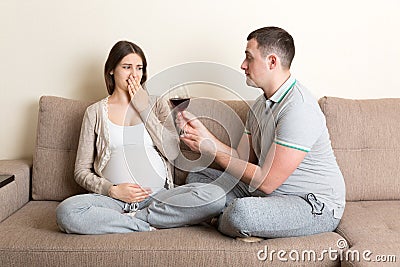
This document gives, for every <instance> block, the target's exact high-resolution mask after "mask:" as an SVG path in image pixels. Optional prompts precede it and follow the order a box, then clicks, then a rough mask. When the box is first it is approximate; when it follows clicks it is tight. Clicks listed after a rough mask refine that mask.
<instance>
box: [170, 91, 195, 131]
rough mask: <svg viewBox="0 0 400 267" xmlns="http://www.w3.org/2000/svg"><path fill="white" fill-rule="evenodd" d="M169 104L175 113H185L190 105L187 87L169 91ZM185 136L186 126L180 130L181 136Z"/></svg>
mask: <svg viewBox="0 0 400 267" xmlns="http://www.w3.org/2000/svg"><path fill="white" fill-rule="evenodd" d="M169 102H170V103H171V106H172V108H173V109H174V111H175V112H182V111H184V110H185V109H186V108H187V107H188V106H189V103H190V95H189V91H188V89H187V88H186V86H185V85H181V86H179V87H176V88H174V89H171V91H169ZM182 134H185V126H184V127H183V128H182V129H180V131H179V135H182Z"/></svg>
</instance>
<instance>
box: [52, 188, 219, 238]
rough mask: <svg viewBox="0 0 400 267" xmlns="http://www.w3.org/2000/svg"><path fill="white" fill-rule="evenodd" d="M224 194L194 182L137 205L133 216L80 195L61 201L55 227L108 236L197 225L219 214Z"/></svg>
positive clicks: (117, 205)
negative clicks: (152, 228) (110, 234)
mask: <svg viewBox="0 0 400 267" xmlns="http://www.w3.org/2000/svg"><path fill="white" fill-rule="evenodd" d="M225 202H226V200H225V191H224V190H223V189H221V188H220V187H218V186H216V185H212V184H203V183H193V184H190V185H184V186H179V187H175V188H172V189H170V190H166V189H163V190H161V191H159V192H157V193H156V194H154V195H153V196H151V197H149V198H147V199H145V200H144V201H142V202H139V203H138V204H139V207H138V208H139V210H138V211H137V212H136V214H135V215H134V216H128V215H127V214H126V213H124V212H123V209H124V207H125V206H126V203H125V202H122V201H119V200H117V199H113V198H110V197H108V196H104V195H99V194H83V195H76V196H73V197H70V198H68V199H66V200H64V201H63V202H61V203H60V204H59V205H58V207H57V209H56V215H57V224H58V226H59V228H60V229H61V230H62V231H64V232H66V233H75V234H109V233H127V232H133V231H149V230H150V226H153V227H156V228H171V227H179V226H185V225H192V224H198V223H200V222H203V221H205V220H207V219H209V218H212V217H214V216H217V215H218V214H220V213H221V211H222V209H223V208H224V205H225Z"/></svg>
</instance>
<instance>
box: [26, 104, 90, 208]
mask: <svg viewBox="0 0 400 267" xmlns="http://www.w3.org/2000/svg"><path fill="white" fill-rule="evenodd" d="M90 104H91V103H90V102H81V101H76V100H70V99H65V98H61V97H54V96H42V97H41V98H40V102H39V115H38V116H39V118H38V127H37V137H36V146H35V151H34V155H33V170H32V198H33V199H35V200H63V199H65V198H67V197H69V196H71V195H75V194H79V193H82V192H84V190H83V189H82V188H81V187H80V186H79V185H78V184H77V183H76V182H75V180H74V166H75V158H76V150H77V147H78V142H79V133H80V129H81V124H82V119H83V114H84V113H85V110H86V107H87V106H89V105H90Z"/></svg>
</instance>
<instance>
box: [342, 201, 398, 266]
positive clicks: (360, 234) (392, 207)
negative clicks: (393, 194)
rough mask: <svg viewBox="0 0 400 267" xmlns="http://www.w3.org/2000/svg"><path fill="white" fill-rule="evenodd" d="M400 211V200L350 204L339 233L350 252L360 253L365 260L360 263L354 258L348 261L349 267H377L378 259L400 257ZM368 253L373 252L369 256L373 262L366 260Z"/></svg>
mask: <svg viewBox="0 0 400 267" xmlns="http://www.w3.org/2000/svg"><path fill="white" fill-rule="evenodd" d="M399 211H400V201H360V202H347V204H346V209H345V211H344V214H343V218H342V220H341V222H340V224H339V226H338V228H337V232H338V233H339V234H340V235H342V236H343V237H345V238H346V240H347V241H348V245H349V247H350V250H351V251H352V252H354V253H360V255H361V257H360V261H357V260H356V259H355V260H352V258H351V257H349V258H347V259H345V261H347V263H346V265H348V266H369V265H374V264H375V266H377V265H376V264H377V261H378V260H379V259H378V258H376V257H377V256H390V255H396V256H397V257H400V254H399V251H400V212H399ZM366 250H369V251H371V252H372V254H371V255H370V257H369V258H370V259H371V262H369V261H368V259H363V258H362V253H363V252H364V251H366ZM349 255H350V254H349ZM355 255H356V254H355ZM367 256H368V255H367ZM398 260H400V258H397V261H398ZM380 264H382V262H380ZM397 264H398V263H397ZM385 266H386V265H385Z"/></svg>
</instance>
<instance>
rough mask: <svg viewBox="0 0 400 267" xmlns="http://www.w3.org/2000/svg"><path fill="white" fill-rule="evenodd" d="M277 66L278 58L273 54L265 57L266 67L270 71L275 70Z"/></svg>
mask: <svg viewBox="0 0 400 267" xmlns="http://www.w3.org/2000/svg"><path fill="white" fill-rule="evenodd" d="M277 64H278V57H277V56H276V55H275V54H269V55H268V56H267V66H268V68H269V69H270V70H272V69H275V68H276V66H277Z"/></svg>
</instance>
